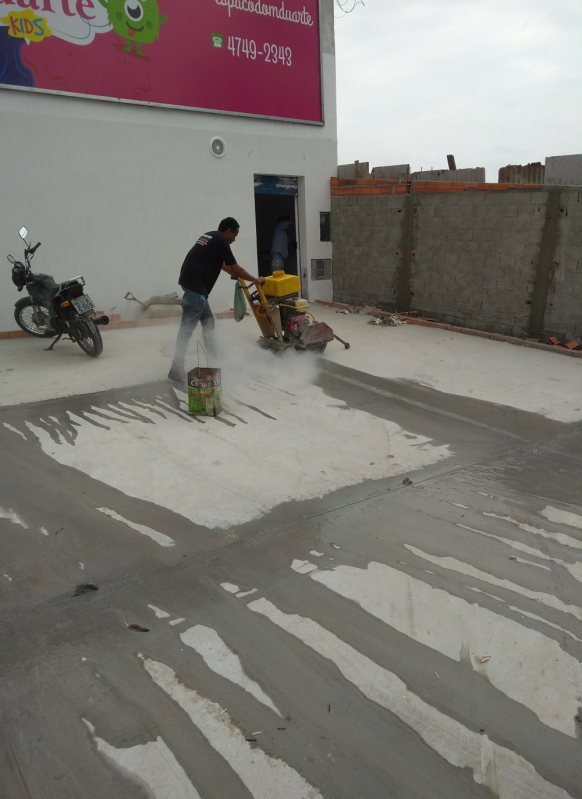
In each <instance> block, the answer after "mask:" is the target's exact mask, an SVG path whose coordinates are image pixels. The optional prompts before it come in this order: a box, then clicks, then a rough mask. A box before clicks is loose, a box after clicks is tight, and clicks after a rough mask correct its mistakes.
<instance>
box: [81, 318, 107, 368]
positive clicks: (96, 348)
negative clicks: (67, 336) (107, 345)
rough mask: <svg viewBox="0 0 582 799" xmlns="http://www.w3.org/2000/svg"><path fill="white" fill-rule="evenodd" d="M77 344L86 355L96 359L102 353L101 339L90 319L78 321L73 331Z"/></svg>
mask: <svg viewBox="0 0 582 799" xmlns="http://www.w3.org/2000/svg"><path fill="white" fill-rule="evenodd" d="M75 338H76V341H77V344H78V345H79V347H81V349H82V350H83V352H84V353H85V354H86V355H90V356H91V358H98V357H99V356H100V355H101V353H102V352H103V339H102V338H101V333H100V332H99V329H98V327H97V325H96V324H95V322H94V321H93V320H92V319H80V320H79V322H77V328H76V330H75Z"/></svg>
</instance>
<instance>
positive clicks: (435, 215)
mask: <svg viewBox="0 0 582 799" xmlns="http://www.w3.org/2000/svg"><path fill="white" fill-rule="evenodd" d="M493 185H495V184H493ZM566 195H567V196H566ZM547 197H548V194H547V192H545V191H542V190H540V189H535V190H529V188H528V189H524V188H516V189H513V188H510V189H509V190H505V191H487V190H483V191H481V190H471V191H466V190H465V191H451V192H447V193H441V192H439V193H431V192H423V193H418V194H417V193H414V194H413V195H412V203H413V209H414V210H413V223H412V247H411V253H410V285H409V290H410V293H411V305H410V308H411V310H415V311H418V312H419V313H420V314H422V315H425V316H429V317H432V318H436V319H438V320H439V321H443V322H447V323H449V324H456V325H459V326H462V327H470V328H475V329H481V330H487V331H491V332H495V333H503V334H506V335H511V336H520V337H522V336H529V335H531V332H529V326H530V321H531V320H530V312H531V302H532V297H533V290H534V282H535V278H536V270H537V268H538V256H539V252H540V242H541V239H542V231H543V229H544V226H545V225H546V224H547V222H546V204H547ZM560 200H561V203H562V207H563V209H564V211H563V213H561V214H560V219H559V222H558V237H557V241H558V245H557V248H556V253H555V260H556V262H557V263H559V264H560V266H559V268H558V269H555V268H554V270H553V272H554V273H555V274H553V281H552V284H551V286H550V292H549V296H548V304H547V308H546V315H545V319H544V325H543V326H544V331H540V335H542V336H543V335H545V333H546V332H548V335H549V334H550V333H551V334H552V335H559V336H561V337H562V338H565V339H566V340H570V339H572V338H577V339H580V338H582V322H581V317H582V247H581V244H582V192H581V191H579V190H578V189H576V190H572V189H564V190H563V191H562V194H561V197H560ZM403 215H404V197H403V196H382V195H371V196H362V195H358V196H332V238H333V244H334V250H333V283H334V299H335V300H336V301H338V302H345V303H350V304H355V305H372V306H376V307H380V308H384V309H386V310H395V309H396V308H397V285H398V275H399V271H400V267H401V262H400V254H401V251H402V220H403ZM550 303H551V305H550Z"/></svg>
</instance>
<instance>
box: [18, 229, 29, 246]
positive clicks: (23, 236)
mask: <svg viewBox="0 0 582 799" xmlns="http://www.w3.org/2000/svg"><path fill="white" fill-rule="evenodd" d="M18 235H19V236H20V238H21V239H22V240H23V241H24V242H25V243H26V237H27V236H28V230H27V229H26V228H25V227H21V228H20V230H19V231H18Z"/></svg>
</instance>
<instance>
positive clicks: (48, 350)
mask: <svg viewBox="0 0 582 799" xmlns="http://www.w3.org/2000/svg"><path fill="white" fill-rule="evenodd" d="M62 336H63V334H62V333H59V335H58V336H57V337H56V339H55V340H54V341H53V343H52V344H51V345H50V347H46V348H45V352H50V351H51V350H52V348H53V347H54V346H55V344H56V343H57V341H60V340H61V338H62Z"/></svg>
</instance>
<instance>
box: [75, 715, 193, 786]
mask: <svg viewBox="0 0 582 799" xmlns="http://www.w3.org/2000/svg"><path fill="white" fill-rule="evenodd" d="M83 721H84V722H85V724H86V725H87V727H88V728H89V730H90V731H91V735H92V736H93V739H94V740H95V743H96V744H97V751H98V752H100V753H101V754H102V755H105V757H106V758H107V759H108V760H111V761H112V762H113V763H115V765H116V766H117V767H118V768H119V769H120V770H121V771H122V772H123V773H124V774H126V775H127V776H129V777H131V778H132V780H133V782H137V783H138V784H140V785H142V786H144V787H146V788H148V789H149V791H150V792H151V795H152V796H153V797H154V799H200V794H199V793H198V791H197V790H196V789H195V788H194V786H193V785H192V783H191V782H190V780H189V779H188V776H187V774H186V772H185V771H184V769H183V768H182V766H181V765H180V764H179V763H178V761H177V760H176V758H175V757H174V755H173V754H172V752H171V750H170V749H169V748H168V747H167V746H166V744H165V743H164V741H163V740H162V738H160V737H158V738H156V740H155V741H150V742H149V743H147V744H138V745H137V746H130V747H129V748H127V749H118V748H116V747H115V746H112V745H111V744H108V743H107V741H104V740H103V739H102V738H99V737H98V736H97V735H96V733H95V727H94V726H93V725H92V724H91V723H90V722H89V721H87V719H83Z"/></svg>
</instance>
